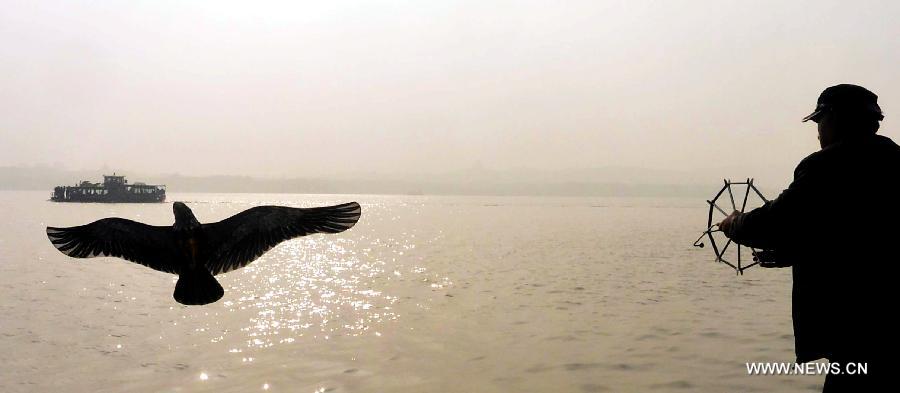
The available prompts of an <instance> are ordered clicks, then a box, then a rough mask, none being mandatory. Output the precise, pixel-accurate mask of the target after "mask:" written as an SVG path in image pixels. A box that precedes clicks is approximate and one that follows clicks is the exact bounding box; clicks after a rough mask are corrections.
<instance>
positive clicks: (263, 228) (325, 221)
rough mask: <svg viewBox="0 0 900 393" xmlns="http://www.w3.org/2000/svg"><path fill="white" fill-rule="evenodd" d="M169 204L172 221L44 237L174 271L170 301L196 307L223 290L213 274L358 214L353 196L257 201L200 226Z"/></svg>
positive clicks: (124, 223)
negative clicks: (301, 202)
mask: <svg viewBox="0 0 900 393" xmlns="http://www.w3.org/2000/svg"><path fill="white" fill-rule="evenodd" d="M172 210H173V211H174V213H175V224H173V225H171V226H153V225H147V224H143V223H140V222H136V221H131V220H126V219H124V218H116V217H113V218H104V219H102V220H98V221H94V222H92V223H90V224H86V225H81V226H77V227H71V228H54V227H47V237H49V238H50V242H51V243H53V245H54V246H55V247H56V248H57V249H58V250H59V251H60V252H62V253H63V254H66V255H68V256H70V257H75V258H93V257H99V256H111V257H117V258H122V259H126V260H129V261H132V262H136V263H140V264H141V265H144V266H147V267H149V268H151V269H153V270H159V271H161V272H166V273H174V274H177V275H178V282H177V283H176V284H175V293H174V295H173V297H174V298H175V300H176V301H178V302H179V303H181V304H188V305H200V304H209V303H212V302H215V301H217V300H219V299H221V298H222V295H223V294H224V293H225V291H224V290H223V289H222V286H221V285H219V282H218V281H216V279H215V278H214V277H213V276H215V275H217V274H220V273H225V272H228V271H231V270H235V269H239V268H242V267H244V266H247V265H249V264H250V262H253V261H254V260H256V259H257V258H259V257H260V256H261V255H262V254H264V253H265V252H266V251H268V250H269V249H271V248H272V247H275V246H276V245H277V244H278V243H281V242H283V241H285V240H288V239H293V238H295V237H299V236H306V235H309V234H313V233H338V232H343V231H346V230H347V229H350V228H351V227H353V225H355V224H356V222H357V221H359V216H360V214H361V213H362V211H361V209H360V206H359V204H358V203H356V202H350V203H344V204H340V205H335V206H324V207H314V208H293V207H285V206H257V207H254V208H250V209H247V210H244V211H243V212H240V213H238V214H235V215H233V216H231V217H229V218H227V219H224V220H222V221H219V222H215V223H211V224H201V223H200V222H199V221H197V218H196V217H194V213H193V212H192V211H191V209H189V208H188V207H187V205H185V204H184V203H181V202H175V203H174V204H173V206H172Z"/></svg>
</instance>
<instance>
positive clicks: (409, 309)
mask: <svg viewBox="0 0 900 393" xmlns="http://www.w3.org/2000/svg"><path fill="white" fill-rule="evenodd" d="M47 197H48V193H47V192H0V212H2V215H3V220H2V222H0V298H2V299H3V301H2V303H0V391H3V392H20V391H21V392H30V391H85V392H94V391H153V392H155V391H172V392H182V391H201V392H202V391H211V392H212V391H214V392H224V391H238V392H251V391H260V392H262V391H272V392H286V391H290V392H309V393H313V392H317V393H322V392H606V391H610V392H635V391H654V392H656V391H660V392H664V391H672V392H677V391H692V392H694V391H697V392H724V391H729V392H730V391H742V392H748V391H782V392H802V391H811V390H818V389H821V383H822V382H823V380H824V376H750V375H748V374H747V371H746V367H745V363H746V362H751V361H771V362H792V361H793V360H794V355H793V336H792V330H791V318H790V285H791V284H790V283H791V278H790V270H788V269H769V270H766V269H759V268H752V269H750V270H748V271H747V272H746V273H745V275H744V276H736V275H735V273H734V271H733V270H730V269H728V268H727V267H725V266H723V265H721V264H716V263H714V262H713V255H712V252H711V251H710V250H709V249H708V248H707V249H697V248H694V247H692V246H691V244H692V242H693V241H694V239H696V237H697V236H698V235H699V232H700V230H702V229H703V227H704V224H705V223H706V212H707V208H706V206H705V205H704V202H703V201H702V200H693V199H690V200H688V199H674V198H666V199H651V198H536V197H535V198H532V197H438V196H378V195H285V194H175V193H173V194H170V195H169V200H170V201H175V200H180V201H185V202H186V203H187V204H188V206H190V207H191V208H192V209H193V211H194V213H195V214H196V215H197V217H198V218H199V219H200V220H201V221H202V222H211V221H217V220H220V219H223V218H226V217H228V216H230V215H232V214H235V213H237V212H240V211H242V210H244V209H246V208H249V207H252V206H255V205H260V204H279V205H288V206H296V207H305V206H319V205H329V204H337V203H341V202H347V201H351V200H355V201H358V202H359V203H360V204H361V205H362V206H363V214H362V219H361V220H360V222H359V224H357V226H355V227H354V228H353V229H351V230H349V231H347V232H344V233H341V234H336V235H313V236H309V237H304V238H298V239H294V240H292V241H288V242H285V243H282V244H281V245H279V246H278V247H276V248H274V249H272V250H271V251H269V252H268V253H267V254H265V255H264V256H263V257H261V258H260V259H258V260H257V261H256V262H254V263H252V264H251V265H249V266H248V267H246V268H243V269H240V270H237V271H234V272H230V273H227V274H224V275H220V276H217V278H218V280H219V281H220V282H221V284H222V286H223V287H224V288H225V296H224V297H223V298H222V300H220V301H218V302H217V303H214V304H211V305H208V306H200V307H198V306H193V307H188V306H182V305H180V304H178V303H176V302H175V301H174V300H173V299H172V291H173V289H174V283H175V276H172V275H169V274H165V273H160V272H157V271H153V270H150V269H148V268H145V267H143V266H140V265H137V264H133V263H130V262H126V261H123V260H119V259H113V258H95V259H73V258H69V257H66V256H64V255H62V254H61V253H59V252H58V251H56V250H55V249H54V248H53V246H52V245H51V244H50V242H49V241H48V240H47V238H46V235H45V232H44V231H45V229H44V228H45V226H47V225H50V226H74V225H80V224H84V223H87V222H91V221H94V220H96V219H100V218H103V217H107V216H119V217H124V218H129V219H134V220H139V221H143V222H146V223H150V224H155V225H170V224H171V223H172V222H173V216H172V207H171V204H170V203H165V204H143V205H127V204H59V203H51V202H47V201H46V199H47Z"/></svg>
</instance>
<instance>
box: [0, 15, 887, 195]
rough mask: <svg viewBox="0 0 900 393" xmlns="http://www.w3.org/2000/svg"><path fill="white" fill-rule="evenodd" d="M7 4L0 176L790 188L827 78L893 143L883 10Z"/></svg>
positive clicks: (2, 29) (0, 56) (0, 22)
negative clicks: (670, 178)
mask: <svg viewBox="0 0 900 393" xmlns="http://www.w3.org/2000/svg"><path fill="white" fill-rule="evenodd" d="M0 3H2V4H0V5H2V8H0V10H2V11H0V86H2V88H0V142H2V143H0V166H6V165H31V164H54V163H59V164H61V165H63V166H65V167H68V168H72V169H90V168H99V167H100V166H102V165H106V166H108V167H109V168H127V169H130V170H137V171H142V172H149V173H171V172H180V173H183V174H192V175H206V174H246V175H257V176H314V175H328V174H339V173H358V172H371V171H378V172H431V171H434V172H440V171H450V170H455V169H459V168H468V167H472V166H473V165H475V163H477V162H480V163H481V164H482V165H483V166H484V167H487V168H494V169H505V168H515V167H533V168H548V169H554V168H574V167H601V166H612V165H616V166H637V167H648V168H660V169H678V170H692V169H694V168H698V167H704V166H707V165H721V166H723V167H726V166H731V167H739V168H741V169H740V171H742V172H743V171H746V172H749V173H746V175H747V176H757V177H761V176H784V177H787V176H789V175H790V171H791V170H792V169H793V166H794V165H795V164H796V162H797V161H799V159H801V158H802V157H803V156H805V155H806V154H808V153H810V152H812V151H814V150H815V149H816V148H817V146H818V145H817V142H816V139H815V125H814V124H812V123H801V122H800V119H801V118H802V117H803V116H805V115H806V114H808V113H809V112H810V111H811V109H812V108H813V106H814V105H815V99H816V97H817V96H818V94H819V93H820V92H821V90H822V89H823V88H824V87H826V86H829V85H832V84H836V83H841V82H850V83H857V84H861V85H863V86H866V87H868V88H870V89H871V90H873V91H874V92H875V93H876V94H878V95H879V96H880V100H879V102H880V103H881V106H882V108H884V110H885V113H886V120H885V122H884V123H883V125H882V133H883V134H885V135H888V136H891V137H895V136H900V133H898V131H897V127H896V126H895V124H897V120H896V119H897V118H898V117H900V77H898V66H900V39H898V37H900V23H897V21H896V17H897V15H900V2H896V1H882V2H876V1H853V2H850V1H822V0H816V1H742V2H732V1H721V0H720V1H702V2H701V1H656V2H648V1H635V0H629V1H598V0H592V1H584V2H580V1H521V0H520V1H509V2H506V1H503V2H501V1H485V0H478V1H360V2H349V1H333V0H332V1H314V2H300V1H288V2H277V3H276V2H264V1H253V2H250V1H235V2H225V1H203V2H201V1H196V2H188V1H171V2H166V1H91V2H87V1H84V2H76V1H12V2H10V1H6V0H0ZM713 172H715V171H713ZM739 175H743V174H739ZM780 180H781V179H780V178H779V179H778V181H780Z"/></svg>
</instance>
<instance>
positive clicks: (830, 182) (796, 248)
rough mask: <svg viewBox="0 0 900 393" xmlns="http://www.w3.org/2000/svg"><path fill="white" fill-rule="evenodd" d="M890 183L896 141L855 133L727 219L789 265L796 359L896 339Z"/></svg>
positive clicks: (871, 349) (741, 235) (879, 351)
mask: <svg viewBox="0 0 900 393" xmlns="http://www.w3.org/2000/svg"><path fill="white" fill-rule="evenodd" d="M898 190H900V147H898V146H897V144H895V143H894V142H893V141H892V140H890V139H889V138H887V137H884V136H880V135H872V136H865V137H859V138H854V139H850V140H846V141H842V142H838V143H836V144H833V145H830V146H828V147H827V148H825V149H822V150H820V151H818V152H816V153H813V154H811V155H810V156H809V157H806V158H805V159H804V160H803V161H801V162H800V164H799V165H797V169H796V170H795V171H794V181H793V182H792V183H791V185H790V186H789V187H788V188H787V189H786V190H784V192H782V193H781V195H779V196H778V198H776V199H775V200H773V201H771V202H769V203H767V204H765V205H764V206H762V207H760V208H758V209H755V210H753V211H751V212H749V213H747V214H744V215H742V216H740V217H739V218H738V219H736V220H735V221H734V224H733V226H732V228H731V229H730V231H729V233H728V235H729V237H731V238H732V239H734V240H735V241H736V242H737V243H739V244H743V245H748V246H754V247H757V248H766V249H775V250H776V252H777V254H778V258H779V259H786V261H787V262H790V263H791V264H792V265H793V278H794V288H793V319H794V337H795V350H796V354H797V361H798V362H808V361H813V360H816V359H820V358H823V357H825V358H829V359H832V360H834V359H848V358H854V359H869V358H872V357H873V356H883V355H885V351H887V349H886V348H887V347H888V346H889V345H890V346H893V345H894V343H895V339H894V338H892V337H893V336H891V335H890V333H893V332H892V331H891V330H894V329H890V328H889V326H890V324H891V322H889V321H890V320H891V319H893V318H890V317H891V316H892V315H891V314H893V312H894V310H895V309H896V307H895V304H894V302H893V301H894V300H895V299H896V298H897V295H896V290H894V288H893V287H900V285H898V284H897V283H896V282H894V281H895V280H897V279H900V277H897V276H896V274H895V273H896V271H897V268H896V265H897V264H898V262H900V257H898V255H897V253H896V250H898V246H900V236H898V234H900V208H897V207H895V205H894V202H897V201H898V200H900V193H898Z"/></svg>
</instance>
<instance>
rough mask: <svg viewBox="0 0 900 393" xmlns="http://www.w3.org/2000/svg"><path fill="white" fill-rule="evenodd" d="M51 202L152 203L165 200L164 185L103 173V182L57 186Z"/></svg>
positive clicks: (83, 182)
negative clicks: (129, 180) (134, 180)
mask: <svg viewBox="0 0 900 393" xmlns="http://www.w3.org/2000/svg"><path fill="white" fill-rule="evenodd" d="M50 200H51V201H53V202H106V203H153V202H165V201H166V186H165V185H152V184H144V183H141V182H136V183H134V184H128V180H125V176H118V175H116V174H115V173H113V174H112V175H103V183H102V184H101V183H91V182H89V181H81V183H78V185H75V186H57V187H55V188H53V194H51V195H50Z"/></svg>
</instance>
